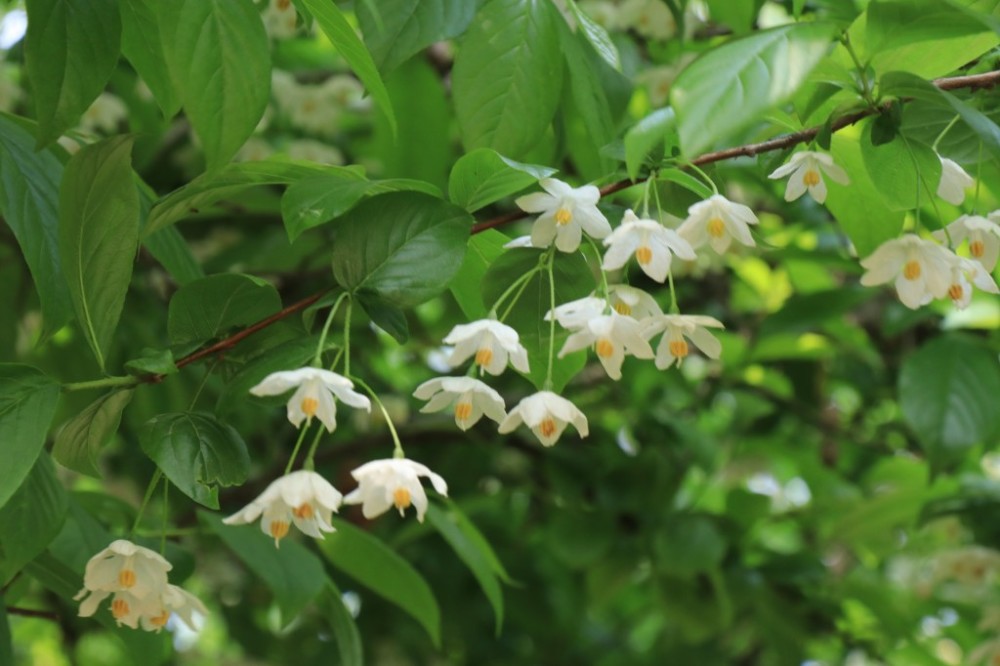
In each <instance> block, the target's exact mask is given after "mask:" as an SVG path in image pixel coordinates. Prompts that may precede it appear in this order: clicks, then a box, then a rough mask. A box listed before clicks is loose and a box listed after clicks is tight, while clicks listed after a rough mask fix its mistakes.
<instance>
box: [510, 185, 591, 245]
mask: <svg viewBox="0 0 1000 666" xmlns="http://www.w3.org/2000/svg"><path fill="white" fill-rule="evenodd" d="M538 184H539V185H541V186H542V189H544V190H545V192H535V193H533V194H526V195H524V196H523V197H518V199H517V200H516V201H515V202H514V203H516V204H517V205H518V207H520V208H521V210H523V211H525V212H528V213H541V215H539V216H538V219H536V220H535V226H533V227H532V228H531V242H532V244H533V245H534V246H535V247H548V246H550V245H552V242H553V240H554V241H555V244H556V248H558V249H559V250H560V251H562V252H575V251H576V249H577V248H578V247H580V240H581V238H582V233H583V232H584V231H586V232H587V234H589V235H590V236H592V237H593V238H604V237H605V236H607V235H608V234H610V233H611V225H610V224H608V220H607V218H606V217H604V214H603V213H601V211H600V210H598V209H597V202H598V200H599V199H600V198H601V192H600V190H598V189H597V188H596V187H594V186H593V185H584V186H583V187H578V188H575V189H574V188H572V187H570V186H569V185H567V184H566V183H564V182H562V181H561V180H558V179H556V178H543V179H542V180H540V181H538Z"/></svg>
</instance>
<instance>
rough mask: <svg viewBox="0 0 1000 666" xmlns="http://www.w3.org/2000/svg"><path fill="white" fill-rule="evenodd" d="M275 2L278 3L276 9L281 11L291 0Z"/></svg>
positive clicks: (286, 7)
mask: <svg viewBox="0 0 1000 666" xmlns="http://www.w3.org/2000/svg"><path fill="white" fill-rule="evenodd" d="M277 4H278V9H280V10H281V11H285V10H286V9H288V6H289V5H290V4H292V0H278V3H277Z"/></svg>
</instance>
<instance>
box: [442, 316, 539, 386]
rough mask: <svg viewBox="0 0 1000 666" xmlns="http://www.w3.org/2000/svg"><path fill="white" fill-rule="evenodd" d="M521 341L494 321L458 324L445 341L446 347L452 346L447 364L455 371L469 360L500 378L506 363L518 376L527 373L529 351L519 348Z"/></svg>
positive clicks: (514, 333)
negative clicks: (512, 367) (471, 359)
mask: <svg viewBox="0 0 1000 666" xmlns="http://www.w3.org/2000/svg"><path fill="white" fill-rule="evenodd" d="M519 340H520V338H519V337H518V335H517V331H515V330H514V329H513V328H511V327H510V326H507V325H506V324H502V323H500V322H499V321H497V320H496V319H479V320H477V321H474V322H470V323H468V324H459V325H458V326H456V327H455V328H453V329H451V333H449V334H448V337H446V338H445V339H444V343H445V344H446V345H455V349H454V351H452V352H451V356H450V357H448V363H449V364H450V365H451V367H453V368H455V367H458V366H459V365H461V364H462V363H464V362H465V359H467V358H469V357H470V356H474V357H475V363H476V365H478V366H479V367H481V368H482V369H483V370H485V371H486V372H488V373H490V374H491V375H499V374H501V373H502V372H503V371H504V368H506V367H507V361H508V359H509V360H510V364H511V365H513V366H514V368H515V369H516V370H518V371H519V372H528V351H527V350H526V349H525V348H524V347H523V346H521V343H520V342H519Z"/></svg>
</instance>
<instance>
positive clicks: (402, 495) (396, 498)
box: [392, 488, 410, 511]
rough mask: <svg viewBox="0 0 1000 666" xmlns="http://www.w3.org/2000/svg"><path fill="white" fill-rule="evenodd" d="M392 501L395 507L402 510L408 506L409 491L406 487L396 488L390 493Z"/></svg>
mask: <svg viewBox="0 0 1000 666" xmlns="http://www.w3.org/2000/svg"><path fill="white" fill-rule="evenodd" d="M392 503H393V504H395V505H396V508H397V509H399V510H400V511H402V510H403V509H405V508H407V507H408V506H410V491H409V490H407V489H406V488H396V490H395V491H394V492H393V493H392Z"/></svg>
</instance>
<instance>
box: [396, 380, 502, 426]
mask: <svg viewBox="0 0 1000 666" xmlns="http://www.w3.org/2000/svg"><path fill="white" fill-rule="evenodd" d="M413 395H414V397H416V398H418V399H420V400H428V401H429V402H428V403H427V404H426V405H424V406H423V408H422V409H421V410H420V411H421V412H424V413H428V412H438V411H441V410H442V409H446V408H448V407H450V406H451V405H452V404H454V405H455V410H454V411H455V423H456V425H458V427H459V428H461V429H462V430H468V429H469V428H471V427H472V426H474V425H476V423H478V422H479V419H481V418H482V417H483V415H484V414H485V415H486V416H487V417H488V418H490V419H492V420H493V421H496V422H497V423H500V422H501V421H503V420H504V418H505V417H506V416H507V412H506V409H505V407H506V406H505V405H504V401H503V398H502V397H500V394H499V393H497V392H496V391H495V390H493V389H492V388H490V387H489V386H487V385H486V384H485V383H484V382H481V381H480V380H478V379H474V378H472V377H435V378H434V379H429V380H427V381H426V382H424V383H423V384H421V385H420V386H418V387H417V390H416V391H414V392H413Z"/></svg>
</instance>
